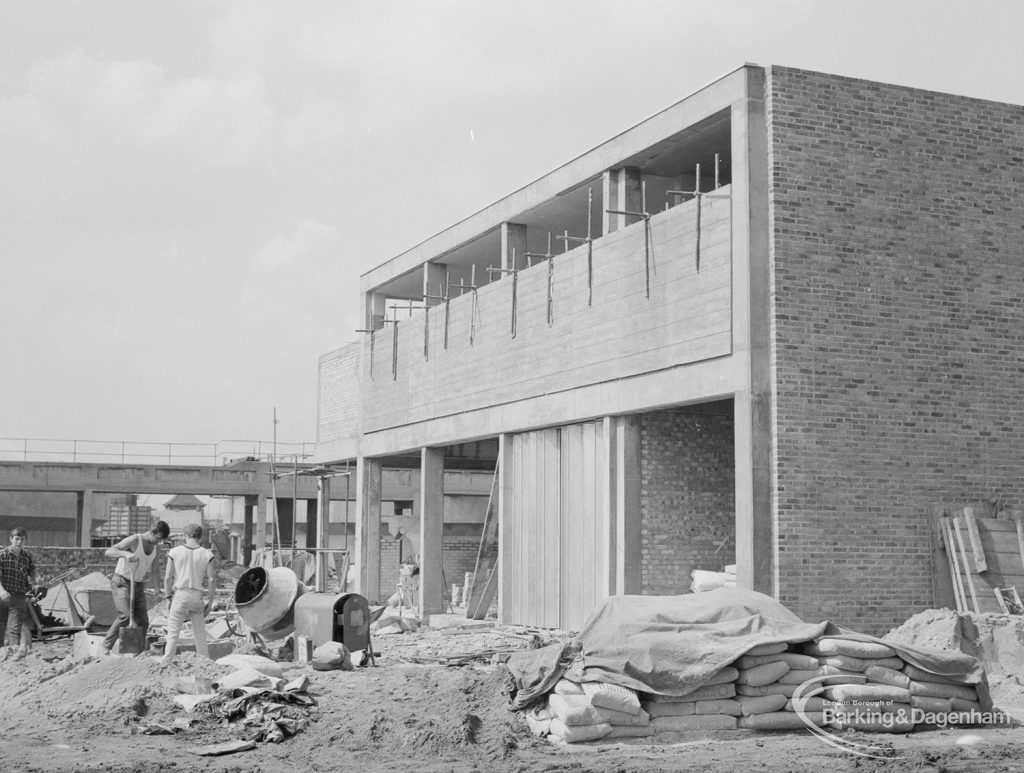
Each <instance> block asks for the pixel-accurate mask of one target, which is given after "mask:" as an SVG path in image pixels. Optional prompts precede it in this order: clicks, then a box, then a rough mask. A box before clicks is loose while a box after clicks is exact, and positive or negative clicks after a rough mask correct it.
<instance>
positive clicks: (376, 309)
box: [365, 293, 387, 330]
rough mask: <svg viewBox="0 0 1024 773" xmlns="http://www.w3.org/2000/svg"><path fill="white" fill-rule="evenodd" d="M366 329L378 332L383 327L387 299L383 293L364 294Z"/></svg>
mask: <svg viewBox="0 0 1024 773" xmlns="http://www.w3.org/2000/svg"><path fill="white" fill-rule="evenodd" d="M365 303H366V329H367V330H380V329H381V328H382V327H384V316H385V314H386V313H387V297H386V296H385V295H384V294H383V293H367V294H366V300H365Z"/></svg>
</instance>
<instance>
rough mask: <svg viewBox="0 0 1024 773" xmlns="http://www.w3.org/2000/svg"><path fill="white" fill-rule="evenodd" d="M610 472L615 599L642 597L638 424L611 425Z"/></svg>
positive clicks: (631, 419) (623, 419)
mask: <svg viewBox="0 0 1024 773" xmlns="http://www.w3.org/2000/svg"><path fill="white" fill-rule="evenodd" d="M614 432H615V442H614V445H613V449H612V450H613V454H614V456H613V462H612V469H613V472H614V476H615V507H614V509H613V512H614V514H615V522H614V523H615V540H614V543H613V544H614V546H615V560H614V562H613V563H612V566H614V567H615V574H614V588H613V590H612V592H613V593H614V594H615V595H623V594H631V595H633V594H635V595H639V594H640V593H641V581H642V577H641V573H640V567H641V560H642V556H641V549H640V422H639V420H638V419H637V418H636V417H635V416H620V417H618V418H617V419H616V420H615V425H614Z"/></svg>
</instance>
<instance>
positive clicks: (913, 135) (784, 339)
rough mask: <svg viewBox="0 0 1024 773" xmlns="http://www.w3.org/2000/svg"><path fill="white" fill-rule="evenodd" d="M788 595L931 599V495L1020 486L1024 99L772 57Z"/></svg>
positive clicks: (810, 608) (850, 610)
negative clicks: (881, 79) (854, 74)
mask: <svg viewBox="0 0 1024 773" xmlns="http://www.w3.org/2000/svg"><path fill="white" fill-rule="evenodd" d="M767 89H768V92H769V93H768V105H767V108H768V113H767V115H768V121H769V148H770V158H769V163H770V181H769V196H770V203H771V207H772V210H771V214H772V219H771V224H770V227H771V229H772V233H773V246H772V249H773V252H772V256H771V259H772V277H771V281H772V286H771V292H772V299H773V309H772V326H773V339H774V360H775V362H774V378H775V388H776V401H775V414H776V416H775V433H776V442H777V462H776V475H777V484H776V487H775V492H774V498H775V501H774V507H775V511H776V516H777V529H778V551H779V552H778V582H779V598H780V600H781V601H782V602H783V603H785V604H787V605H789V606H790V607H791V608H792V609H794V610H795V611H796V612H797V613H798V614H800V615H801V616H802V617H804V618H805V619H808V620H818V619H821V618H831V619H834V620H836V621H837V622H839V623H842V624H845V625H849V626H851V627H854V628H856V629H859V630H862V631H865V632H868V633H881V632H884V631H886V630H888V629H889V628H890V627H892V626H893V625H895V624H898V623H899V622H901V621H902V620H904V619H905V618H906V617H908V616H910V615H912V614H914V613H916V612H918V611H920V610H922V609H925V608H927V607H929V606H930V605H931V604H932V590H931V577H932V570H933V567H932V563H931V557H930V542H929V539H930V537H929V523H928V518H927V514H928V507H929V503H930V502H933V501H964V500H973V499H980V498H997V497H1002V498H1004V501H1005V503H1006V505H1007V506H1010V507H1013V506H1016V507H1019V506H1020V505H1021V502H1022V499H1024V496H1022V495H1024V491H1022V488H1024V477H1022V476H1021V470H1022V469H1024V443H1021V440H1020V428H1021V426H1022V425H1024V400H1021V385H1022V384H1024V260H1022V257H1021V245H1022V244H1024V175H1022V173H1021V168H1022V164H1024V108H1020V107H1015V106H1011V105H1003V104H998V103H992V102H984V101H981V100H974V99H968V98H964V97H955V96H949V95H944V94H936V93H930V92H925V91H919V90H914V89H907V88H901V87H897V86H889V85H883V84H878V83H869V82H866V81H859V80H852V79H847V78H839V77H833V76H825V75H819V74H813V73H808V72H802V71H797V70H791V69H784V68H772V69H771V70H770V72H769V78H768V81H767Z"/></svg>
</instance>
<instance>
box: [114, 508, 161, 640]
mask: <svg viewBox="0 0 1024 773" xmlns="http://www.w3.org/2000/svg"><path fill="white" fill-rule="evenodd" d="M170 534H171V529H170V527H169V526H168V525H167V524H166V523H164V522H163V521H157V522H156V523H155V524H154V525H153V528H152V529H150V530H149V531H147V532H144V533H142V534H133V535H131V536H130V537H125V538H124V539H123V540H121V541H120V542H118V543H117V544H116V545H114V546H113V547H111V548H107V552H106V553H105V554H104V555H106V557H107V558H116V559H117V566H116V567H114V576H113V577H112V578H111V579H110V590H111V592H112V593H113V594H114V606H116V607H117V620H115V621H114V624H113V625H111V626H110V630H108V631H107V635H106V636H105V637H104V638H103V649H104V650H105V651H106V652H110V650H111V649H113V647H114V644H116V643H117V639H118V631H120V630H121V629H122V628H123V627H125V626H127V625H130V624H131V620H132V617H133V616H134V618H135V625H137V626H139V627H140V628H143V629H148V628H149V612H148V610H147V609H146V577H147V575H150V569H152V568H153V562H154V561H155V560H156V558H157V554H158V552H157V546H158V545H159V543H161V542H163V541H164V540H166V539H167V538H168V537H169V536H170ZM152 576H153V589H154V591H156V593H157V595H159V593H160V579H159V577H157V576H156V572H153V573H152ZM131 583H134V584H135V593H134V595H135V602H134V603H135V607H134V609H132V608H131V604H132V602H131V598H132V588H131Z"/></svg>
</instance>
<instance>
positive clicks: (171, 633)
mask: <svg viewBox="0 0 1024 773" xmlns="http://www.w3.org/2000/svg"><path fill="white" fill-rule="evenodd" d="M202 537H203V527H202V526H200V525H199V524H196V523H190V524H189V525H188V526H186V527H185V544H184V545H178V547H176V548H171V550H170V551H169V552H168V553H167V570H166V571H165V572H164V594H165V595H166V596H169V597H170V599H171V609H170V612H168V613H167V646H166V648H165V649H164V657H163V659H162V660H161V661H160V663H161V665H166V664H168V663H170V662H171V661H172V660H174V654H175V652H177V650H178V634H179V633H180V632H181V624H182V623H183V622H185V619H186V618H188V619H189V620H190V621H191V622H192V636H193V637H194V638H195V642H196V652H197V653H199V654H200V655H202V656H203V657H204V658H208V657H210V651H209V648H208V647H207V645H206V616H207V615H208V614H210V610H211V609H212V608H213V599H214V596H215V595H216V593H217V565H216V563H215V562H214V556H213V551H212V550H207V549H206V548H204V547H203V546H202V545H200V544H199V540H200V539H202ZM204 585H205V594H204ZM204 595H205V597H206V598H205V600H204Z"/></svg>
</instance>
